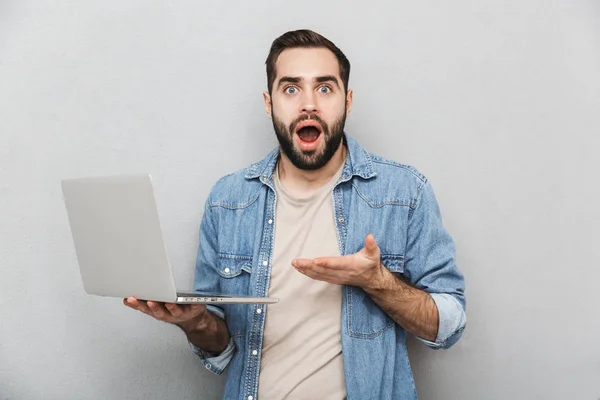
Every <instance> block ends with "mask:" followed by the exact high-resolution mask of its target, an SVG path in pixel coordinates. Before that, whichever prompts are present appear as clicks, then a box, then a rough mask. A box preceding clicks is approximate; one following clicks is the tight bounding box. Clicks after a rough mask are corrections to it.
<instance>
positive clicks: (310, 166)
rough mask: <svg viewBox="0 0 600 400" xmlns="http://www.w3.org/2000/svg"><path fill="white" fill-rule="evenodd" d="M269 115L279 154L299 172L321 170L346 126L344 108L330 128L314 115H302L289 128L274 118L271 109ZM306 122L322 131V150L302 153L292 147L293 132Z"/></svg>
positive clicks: (336, 145) (334, 150)
mask: <svg viewBox="0 0 600 400" xmlns="http://www.w3.org/2000/svg"><path fill="white" fill-rule="evenodd" d="M271 114H272V115H273V128H274V129H275V134H276V136H277V140H278V141H279V147H280V149H281V152H282V153H283V154H285V156H286V157H287V158H289V159H290V161H291V162H292V164H293V165H294V166H295V167H296V168H298V169H301V170H305V171H314V170H317V169H320V168H323V167H324V166H325V165H326V164H327V163H328V162H329V160H331V158H332V157H333V155H334V154H335V152H336V151H337V149H338V148H339V147H340V143H341V142H342V140H343V138H344V126H345V124H346V108H345V107H344V112H343V113H342V115H341V116H340V117H339V118H338V119H337V120H335V121H334V122H333V124H332V125H331V128H330V127H329V125H328V124H327V123H326V122H325V121H323V119H321V117H319V116H318V115H314V114H310V115H308V114H303V115H301V116H300V117H298V118H297V119H296V120H294V121H293V122H292V123H291V124H290V125H289V126H286V125H285V123H284V122H283V121H281V120H280V119H278V118H277V117H276V116H275V112H274V111H273V109H271ZM306 120H313V121H316V122H318V123H319V124H320V125H321V128H322V129H323V132H322V135H323V141H324V142H325V146H324V147H323V148H320V149H316V150H310V151H304V150H301V149H298V148H296V147H295V146H294V138H293V136H294V135H293V132H294V131H295V130H296V126H297V125H298V124H299V123H300V122H302V121H306Z"/></svg>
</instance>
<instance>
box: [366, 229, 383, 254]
mask: <svg viewBox="0 0 600 400" xmlns="http://www.w3.org/2000/svg"><path fill="white" fill-rule="evenodd" d="M365 255H366V256H367V257H369V258H377V259H378V258H379V256H380V255H379V246H378V245H377V242H376V241H375V237H373V234H371V233H369V234H368V235H367V237H366V238H365Z"/></svg>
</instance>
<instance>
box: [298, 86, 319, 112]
mask: <svg viewBox="0 0 600 400" xmlns="http://www.w3.org/2000/svg"><path fill="white" fill-rule="evenodd" d="M301 101H302V103H301V104H302V105H301V112H303V113H308V114H313V113H316V112H317V111H318V110H319V108H318V106H317V98H316V96H315V93H314V92H312V91H305V92H304V93H302V100H301Z"/></svg>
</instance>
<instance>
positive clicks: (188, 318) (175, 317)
mask: <svg viewBox="0 0 600 400" xmlns="http://www.w3.org/2000/svg"><path fill="white" fill-rule="evenodd" d="M123 304H125V305H126V306H127V307H129V308H133V309H134V310H138V311H141V312H143V313H144V314H147V315H149V316H151V317H152V318H154V319H157V320H159V321H162V322H168V323H170V324H175V325H179V326H191V325H197V324H198V321H199V320H201V319H202V317H206V316H205V315H204V314H205V313H206V312H207V310H206V306H205V305H204V304H175V303H162V302H158V301H144V300H138V299H136V298H135V297H128V298H126V299H123Z"/></svg>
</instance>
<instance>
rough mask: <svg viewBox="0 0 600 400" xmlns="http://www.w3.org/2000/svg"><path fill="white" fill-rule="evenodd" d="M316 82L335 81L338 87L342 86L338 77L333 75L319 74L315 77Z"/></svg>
mask: <svg viewBox="0 0 600 400" xmlns="http://www.w3.org/2000/svg"><path fill="white" fill-rule="evenodd" d="M315 82H317V83H325V82H333V83H335V85H336V86H337V87H338V88H339V87H340V83H339V81H338V79H337V78H336V77H335V76H333V75H324V76H318V77H316V78H315Z"/></svg>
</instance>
